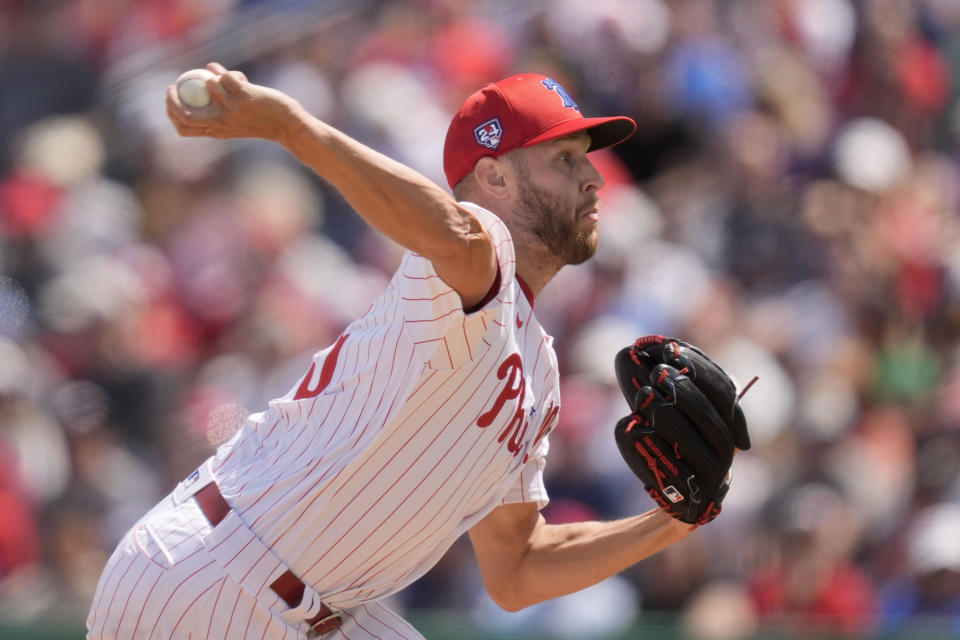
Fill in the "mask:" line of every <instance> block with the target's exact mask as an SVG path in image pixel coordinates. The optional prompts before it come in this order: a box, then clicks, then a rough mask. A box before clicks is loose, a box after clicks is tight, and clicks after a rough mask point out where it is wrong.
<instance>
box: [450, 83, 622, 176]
mask: <svg viewBox="0 0 960 640" xmlns="http://www.w3.org/2000/svg"><path fill="white" fill-rule="evenodd" d="M636 129H637V123H636V122H634V121H633V120H632V119H631V118H628V117H626V116H613V117H608V118H584V117H583V114H582V113H580V107H579V105H577V103H576V102H574V100H573V98H571V97H570V94H569V93H567V90H566V89H564V88H563V87H562V86H560V83H558V82H557V81H556V80H553V79H552V78H548V77H546V76H541V75H538V74H535V73H521V74H519V75H515V76H510V77H509V78H505V79H504V80H501V81H499V82H494V83H492V84H488V85H487V86H485V87H483V88H482V89H480V90H479V91H477V92H476V93H474V94H473V95H471V96H470V97H468V98H467V99H466V100H465V101H464V103H463V105H462V106H461V107H460V109H459V110H458V111H457V113H456V115H454V116H453V121H452V122H451V123H450V128H449V129H447V139H446V141H445V142H444V145H443V170H444V172H445V173H446V174H447V182H448V183H449V184H450V188H453V187H454V186H455V185H456V184H457V183H458V182H460V181H461V180H462V179H463V178H464V176H466V175H467V174H468V173H470V172H471V171H473V168H474V166H475V165H476V164H477V160H479V159H480V158H483V157H484V156H493V157H497V156H501V155H503V154H504V153H506V152H507V151H511V150H513V149H516V148H517V147H529V146H532V145H535V144H539V143H541V142H546V141H547V140H553V139H555V138H561V137H563V136H566V135H570V134H572V133H577V132H578V131H587V132H588V133H589V134H590V140H591V141H590V148H589V149H588V151H596V150H597V149H603V148H604V147H609V146H612V145H615V144H618V143H620V142H623V141H624V140H626V139H627V138H629V137H630V136H632V135H633V132H634V131H636Z"/></svg>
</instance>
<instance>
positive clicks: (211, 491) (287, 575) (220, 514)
mask: <svg viewBox="0 0 960 640" xmlns="http://www.w3.org/2000/svg"><path fill="white" fill-rule="evenodd" d="M193 497H194V498H195V499H196V501H197V505H198V506H199V507H200V511H202V512H203V515H205V516H206V517H207V520H209V521H210V524H212V525H213V526H217V525H218V524H220V523H221V522H223V519H224V518H226V517H227V514H228V513H230V505H229V504H227V501H226V500H224V498H223V494H221V493H220V488H219V487H218V486H217V483H216V482H211V483H210V484H208V485H206V486H204V487H202V488H201V489H200V490H198V491H197V492H196V493H195V494H193ZM306 588H307V587H306V585H305V584H303V581H302V580H301V579H300V578H298V577H297V576H295V575H293V573H291V572H290V570H289V569H287V570H286V571H284V572H283V573H282V574H280V577H279V578H277V579H276V580H274V581H273V583H272V584H271V585H270V589H271V590H272V591H273V592H274V593H276V594H277V595H278V596H280V599H281V600H283V601H284V602H286V603H287V606H289V607H290V608H291V609H293V608H294V607H297V606H299V605H300V603H301V602H302V601H303V593H304V591H306ZM306 622H307V624H309V625H310V628H311V630H312V632H313V634H316V636H322V635H323V634H325V633H328V632H330V631H333V630H334V629H337V628H339V627H340V625H341V624H343V621H342V620H341V619H340V615H339V614H335V613H333V612H332V611H331V610H330V607H328V606H327V605H325V604H322V603H321V607H320V612H319V613H317V615H315V616H313V617H312V618H309V619H307V621H306ZM313 634H311V635H312V637H315V636H313Z"/></svg>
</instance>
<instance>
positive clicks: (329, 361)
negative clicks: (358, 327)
mask: <svg viewBox="0 0 960 640" xmlns="http://www.w3.org/2000/svg"><path fill="white" fill-rule="evenodd" d="M349 335H350V334H349V333H345V334H343V335H342V336H340V337H339V338H338V339H337V342H336V344H334V345H333V349H331V350H330V353H328V354H327V357H326V359H325V360H324V361H323V368H322V369H320V379H319V380H317V386H315V387H314V388H313V389H311V388H310V380H311V379H312V378H313V372H314V370H315V369H316V367H317V363H316V362H314V363H312V364H311V365H310V370H309V371H307V375H305V376H304V377H303V382H301V383H300V386H299V387H298V388H297V393H296V395H294V396H293V399H294V400H303V399H304V398H315V397H317V396H318V395H320V394H321V393H323V390H324V389H326V388H327V385H328V384H330V380H331V379H332V378H333V370H334V369H335V368H336V367H337V359H338V358H339V357H340V349H342V348H343V343H344V342H346V341H347V336H349Z"/></svg>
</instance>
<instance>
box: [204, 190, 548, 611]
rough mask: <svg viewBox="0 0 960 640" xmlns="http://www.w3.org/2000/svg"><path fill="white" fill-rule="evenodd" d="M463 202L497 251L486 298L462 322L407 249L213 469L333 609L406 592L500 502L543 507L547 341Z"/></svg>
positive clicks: (239, 508) (506, 257) (504, 261)
mask: <svg viewBox="0 0 960 640" xmlns="http://www.w3.org/2000/svg"><path fill="white" fill-rule="evenodd" d="M463 204H464V206H465V207H467V208H468V209H469V210H470V211H471V212H473V213H474V214H475V215H476V216H477V217H478V218H479V220H480V222H481V224H482V225H483V226H484V228H485V229H486V230H487V232H488V234H489V235H490V237H491V238H492V239H493V242H494V245H495V247H496V252H497V259H498V262H499V270H500V271H499V278H498V284H499V287H498V288H496V287H495V288H496V294H495V295H494V297H493V299H492V300H490V301H489V302H488V303H487V304H485V305H484V306H483V307H482V308H481V309H480V310H478V311H475V312H472V313H470V314H465V313H464V311H463V309H462V306H461V303H460V298H459V296H458V294H457V293H456V292H455V291H453V290H452V289H451V288H450V287H449V286H448V285H446V284H445V283H444V282H443V281H442V280H441V279H440V278H439V277H438V276H437V274H436V272H435V271H434V269H433V265H432V264H431V263H430V261H429V260H427V259H425V258H423V257H422V256H419V255H417V254H414V253H412V252H408V253H407V254H406V256H405V257H404V259H403V262H402V264H401V266H400V268H399V269H398V271H397V273H396V274H395V275H394V277H393V279H392V280H391V282H390V285H389V287H388V288H387V290H386V291H385V292H384V293H383V294H382V295H381V296H380V297H379V298H378V299H377V300H376V301H375V302H374V303H373V304H372V305H371V307H370V308H369V310H368V311H367V312H366V313H365V314H364V315H363V317H361V318H359V319H358V320H356V321H355V322H353V323H351V324H350V326H348V327H347V328H346V329H345V330H344V332H343V334H342V335H341V336H340V338H339V339H338V340H337V341H336V343H335V344H334V345H332V346H331V347H329V348H327V349H325V350H323V351H321V352H319V353H317V354H316V355H315V356H314V358H313V363H312V365H311V366H310V368H309V371H308V372H307V373H306V375H305V376H304V378H303V379H302V380H300V382H299V383H298V384H297V385H296V387H295V388H294V389H292V390H291V391H290V392H289V393H287V394H286V395H285V396H284V397H282V398H279V399H277V400H274V401H272V402H271V403H270V405H269V409H268V410H267V411H265V412H263V413H259V414H255V415H253V416H251V417H250V418H249V419H248V420H247V421H246V423H245V424H244V426H243V427H242V428H241V430H240V432H238V433H237V434H236V436H235V437H234V438H232V439H231V441H230V442H228V443H227V444H225V445H223V446H222V447H221V448H220V449H219V450H218V451H217V453H216V455H215V456H214V458H213V463H212V469H213V473H214V476H215V477H216V479H217V483H218V484H219V486H220V490H221V492H222V493H223V495H224V496H225V497H226V499H227V500H228V501H229V502H230V504H231V505H232V506H233V508H234V510H235V511H236V512H237V514H238V515H239V517H240V518H241V519H242V520H243V521H245V522H246V523H247V525H248V526H249V527H250V528H251V529H252V530H253V531H254V533H255V534H256V535H257V537H258V538H260V539H261V540H263V541H264V542H265V543H266V544H267V546H269V547H271V548H272V549H273V551H274V552H275V553H276V554H277V555H278V556H279V557H280V558H282V559H283V560H284V561H285V562H286V563H287V564H288V565H289V566H290V568H291V569H292V570H293V571H294V573H296V574H297V575H298V576H300V577H301V578H302V579H303V580H304V581H305V582H307V583H310V584H312V585H313V586H314V588H315V589H316V591H317V592H318V594H319V595H320V596H321V597H322V598H323V600H324V602H326V603H328V604H329V605H331V606H332V607H335V608H347V607H351V606H354V605H356V604H358V603H361V602H364V601H369V600H374V599H378V598H382V597H385V596H388V595H390V594H392V593H395V592H396V591H398V590H400V589H401V588H403V587H405V586H406V585H408V584H410V583H411V582H413V581H414V580H416V579H417V578H418V577H420V576H421V575H422V574H423V573H425V572H426V571H427V570H428V569H429V568H430V567H432V566H433V565H434V564H435V563H436V562H437V561H438V560H439V559H440V557H441V556H442V555H443V553H444V552H445V551H446V550H447V548H448V547H449V546H450V545H451V544H452V543H453V542H454V541H455V540H456V539H457V538H458V537H459V536H460V535H462V534H463V533H464V532H465V531H467V530H468V529H469V528H470V527H471V526H473V525H474V524H475V523H476V522H477V521H479V520H480V519H481V518H482V517H483V516H484V515H486V514H487V513H489V512H490V511H491V510H492V509H493V508H495V507H497V506H498V505H501V504H505V503H512V502H536V503H537V504H538V506H539V507H541V508H542V507H543V506H544V505H545V504H546V502H547V494H546V490H545V488H544V485H543V466H544V458H545V456H546V453H547V449H548V439H547V437H546V435H547V433H548V432H549V430H550V429H552V428H553V427H554V426H555V424H556V421H557V413H558V412H559V406H560V395H559V378H558V373H557V361H556V355H555V353H554V350H553V347H552V345H551V343H552V339H551V338H550V336H548V335H547V334H546V333H545V332H544V330H543V329H542V328H541V326H540V324H539V323H538V322H537V320H536V317H535V316H534V315H533V308H532V304H531V301H530V300H528V297H527V294H525V293H524V292H523V290H522V289H523V287H522V286H521V284H520V282H519V281H518V280H517V278H516V274H515V258H514V252H513V243H512V239H511V237H510V234H509V232H508V230H507V228H506V226H505V225H504V224H503V222H501V221H500V220H499V219H498V218H497V217H496V216H494V215H493V214H492V213H490V212H489V211H487V210H485V209H483V208H481V207H479V206H476V205H473V204H470V203H463Z"/></svg>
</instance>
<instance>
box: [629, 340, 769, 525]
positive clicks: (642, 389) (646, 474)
mask: <svg viewBox="0 0 960 640" xmlns="http://www.w3.org/2000/svg"><path fill="white" fill-rule="evenodd" d="M614 365H615V369H616V374H617V379H618V381H619V382H620V388H621V390H622V391H623V394H624V397H626V399H627V403H628V404H629V405H630V409H631V414H630V415H628V416H626V417H624V418H622V419H621V420H620V421H619V422H617V426H616V428H615V430H614V433H615V436H616V441H617V446H618V447H619V449H620V453H621V454H622V455H623V458H624V460H625V461H626V462H627V465H629V467H630V469H631V470H632V471H633V472H634V473H635V474H636V475H637V477H639V478H640V480H641V481H642V482H643V485H644V488H645V489H646V490H647V493H649V494H650V496H651V497H652V498H653V499H654V500H655V501H656V502H657V504H659V505H660V506H661V507H663V508H664V509H665V510H667V511H668V512H669V513H670V514H671V515H672V516H673V517H674V518H677V519H678V520H682V521H683V522H687V523H690V524H705V523H707V522H709V521H711V520H713V519H714V518H715V517H717V515H718V514H719V513H720V505H721V502H722V501H723V498H724V496H725V495H726V493H727V490H728V489H729V487H730V477H729V471H730V465H731V463H732V462H733V454H734V452H735V450H736V449H749V448H750V436H749V434H748V433H747V423H746V419H745V418H744V415H743V411H742V409H741V408H740V402H739V400H740V397H741V396H742V395H743V394H742V393H741V394H740V395H739V396H738V395H737V388H736V384H734V382H733V380H731V379H730V376H728V375H727V374H726V372H724V370H723V369H721V368H720V366H718V365H717V364H716V363H715V362H714V361H713V360H711V359H710V358H709V357H708V356H707V355H706V354H705V353H703V351H701V350H700V349H698V348H696V347H694V346H692V345H690V344H688V343H686V342H682V341H680V340H676V339H674V338H667V337H665V336H659V335H657V336H646V337H643V338H639V339H637V341H636V342H634V344H633V345H631V346H629V347H626V348H624V349H621V350H620V352H619V353H618V354H617V356H616V359H615V362H614ZM755 381H756V379H754V380H753V381H751V383H750V385H752V384H753V382H755ZM750 385H747V389H749V387H750ZM744 391H746V389H744Z"/></svg>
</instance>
